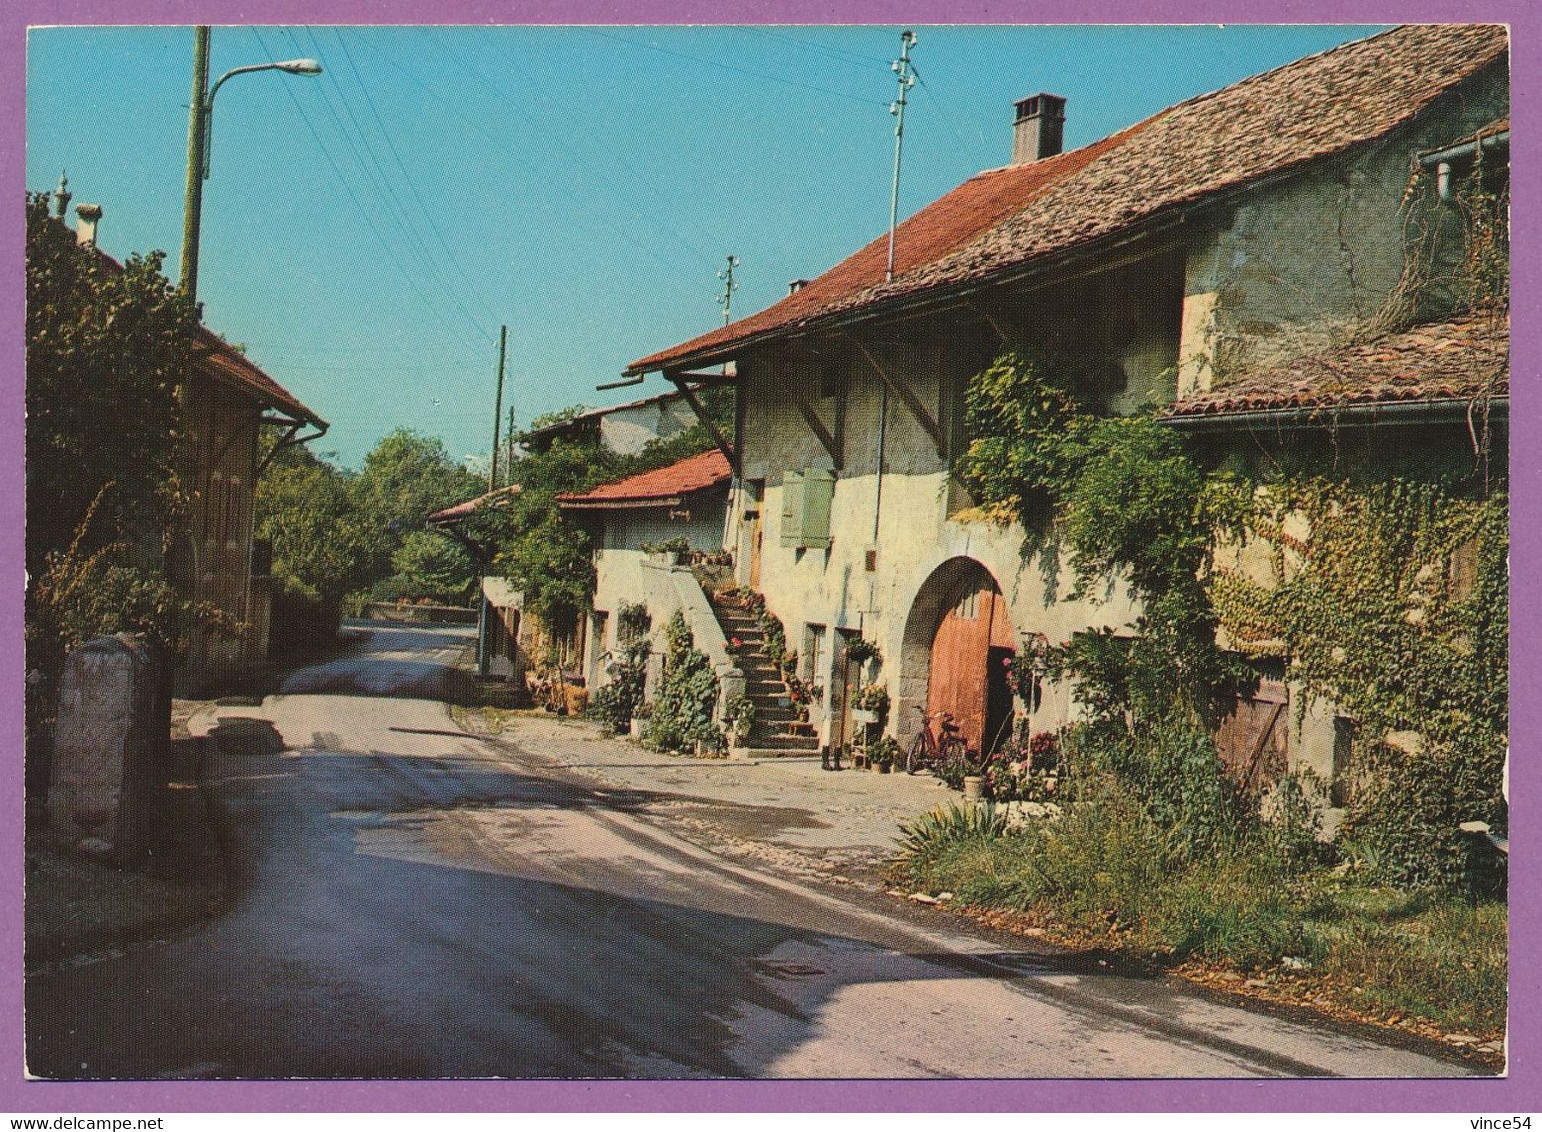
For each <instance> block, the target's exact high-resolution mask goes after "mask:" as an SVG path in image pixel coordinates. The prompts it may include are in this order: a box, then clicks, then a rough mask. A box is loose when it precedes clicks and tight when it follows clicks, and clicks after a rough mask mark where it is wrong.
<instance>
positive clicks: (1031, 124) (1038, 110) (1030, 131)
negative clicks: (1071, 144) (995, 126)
mask: <svg viewBox="0 0 1542 1132" xmlns="http://www.w3.org/2000/svg"><path fill="white" fill-rule="evenodd" d="M1016 105H1017V121H1016V122H1015V123H1014V124H1013V130H1012V164H1013V165H1026V164H1028V163H1029V162H1031V161H1042V160H1044V158H1046V157H1054V156H1055V154H1057V153H1059V152H1060V146H1061V135H1062V134H1063V133H1064V130H1065V99H1063V98H1061V97H1060V96H1059V95H1058V94H1042V93H1041V94H1036V95H1034V96H1033V97H1032V98H1024V99H1022V100H1021V101H1019V102H1018V103H1017V104H1016Z"/></svg>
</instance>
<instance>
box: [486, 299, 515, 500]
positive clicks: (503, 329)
mask: <svg viewBox="0 0 1542 1132" xmlns="http://www.w3.org/2000/svg"><path fill="white" fill-rule="evenodd" d="M508 348H509V328H508V327H507V326H500V327H499V328H498V394H497V397H496V398H495V399H494V401H493V466H492V469H491V470H490V471H489V472H488V473H487V490H488V491H492V490H494V489H495V488H496V487H497V486H498V443H499V441H498V434H499V429H500V427H501V426H502V424H503V359H504V355H505V354H506V353H507V352H508ZM511 431H512V430H511Z"/></svg>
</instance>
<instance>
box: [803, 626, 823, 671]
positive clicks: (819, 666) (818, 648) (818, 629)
mask: <svg viewBox="0 0 1542 1132" xmlns="http://www.w3.org/2000/svg"><path fill="white" fill-rule="evenodd" d="M825 641H826V634H825V627H824V626H823V625H809V626H807V627H806V631H805V633H804V646H803V655H804V656H806V657H807V658H808V668H807V669H806V671H805V673H804V675H805V677H806V678H807V679H808V680H809V681H810V682H811V683H814V684H817V683H819V681H820V678H821V677H822V676H823V674H824V670H825V648H826V644H825Z"/></svg>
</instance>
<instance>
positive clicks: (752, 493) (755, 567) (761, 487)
mask: <svg viewBox="0 0 1542 1132" xmlns="http://www.w3.org/2000/svg"><path fill="white" fill-rule="evenodd" d="M748 486H749V501H748V502H749V507H748V508H746V510H745V512H744V518H745V519H746V520H747V521H748V523H749V542H750V583H749V584H750V589H752V590H758V589H760V546H761V542H762V540H763V539H764V538H765V533H766V532H765V521H764V519H763V518H762V515H764V513H765V496H766V482H765V480H751V481H750V482H749V485H748Z"/></svg>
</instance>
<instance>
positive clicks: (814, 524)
mask: <svg viewBox="0 0 1542 1132" xmlns="http://www.w3.org/2000/svg"><path fill="white" fill-rule="evenodd" d="M834 497H835V473H834V472H830V471H826V470H825V469H823V468H810V469H809V470H808V471H806V472H804V473H803V524H802V535H803V541H802V542H801V543H799V545H800V546H811V547H817V548H819V549H821V550H823V549H824V548H825V547H828V546H829V545H830V503H831V500H833V499H834Z"/></svg>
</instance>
